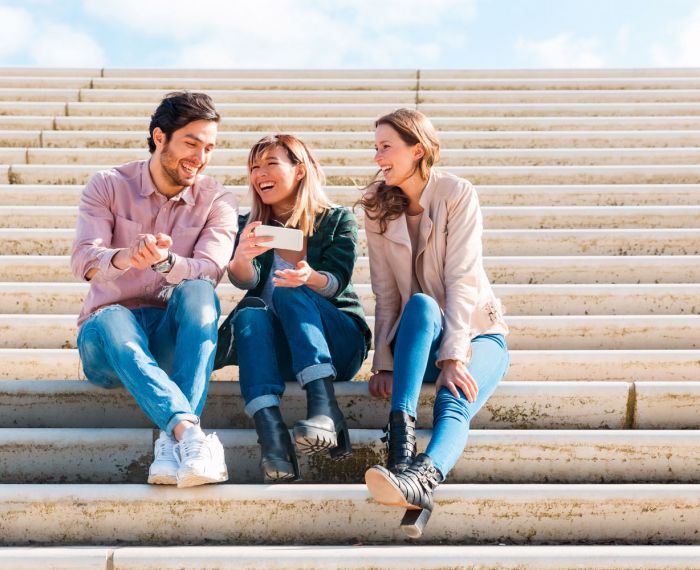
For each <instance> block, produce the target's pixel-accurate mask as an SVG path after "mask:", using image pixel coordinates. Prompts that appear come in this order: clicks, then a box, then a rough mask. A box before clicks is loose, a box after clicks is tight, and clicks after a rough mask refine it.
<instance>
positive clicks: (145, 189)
mask: <svg viewBox="0 0 700 570" xmlns="http://www.w3.org/2000/svg"><path fill="white" fill-rule="evenodd" d="M219 119H220V117H219V114H218V113H217V112H216V110H215V109H214V104H213V102H212V100H211V98H210V97H209V96H208V95H205V94H204V93H190V92H176V93H170V94H169V95H167V96H166V97H165V98H164V99H163V100H162V101H161V103H160V105H159V106H158V108H157V109H156V111H155V113H154V114H153V115H152V117H151V123H150V126H149V133H150V136H149V138H148V146H149V150H150V152H151V158H150V160H143V161H136V162H130V163H128V164H125V165H123V166H119V167H116V168H112V169H109V170H103V171H100V172H98V173H97V174H95V175H94V176H93V177H92V179H91V180H90V182H88V184H87V186H86V187H85V190H84V191H83V194H82V196H81V199H80V209H79V218H78V225H77V230H76V238H75V242H74V244H73V250H72V254H71V267H72V270H73V274H74V275H75V276H76V277H78V278H79V279H83V280H86V281H89V283H90V289H89V292H88V294H87V297H86V299H85V303H84V305H83V309H82V311H81V312H80V316H79V317H78V325H79V327H80V328H79V332H78V350H79V352H80V358H81V360H82V363H83V369H84V371H85V375H86V376H87V379H88V380H89V381H90V382H92V383H93V384H96V385H98V386H101V387H103V388H116V387H118V386H124V387H125V388H126V389H127V390H128V391H129V392H130V393H131V394H132V395H133V397H134V399H135V400H136V402H137V403H138V404H139V406H140V407H141V409H142V410H143V411H144V412H145V413H146V415H147V416H148V417H149V418H150V419H151V420H152V421H153V422H154V423H155V424H156V425H158V426H159V427H160V429H161V433H160V437H159V438H158V440H157V441H156V444H155V450H154V454H155V460H154V462H153V464H152V465H151V468H150V470H149V476H148V482H149V483H154V484H170V485H175V484H176V485H177V486H178V487H190V486H193V485H201V484H205V483H216V482H219V481H225V480H226V479H227V478H228V473H227V470H226V463H225V461H224V452H223V447H222V446H221V443H220V442H219V439H218V438H217V436H216V434H210V435H208V436H207V435H205V434H204V432H202V430H201V428H200V426H199V416H200V414H201V412H202V408H203V407H204V402H205V400H206V396H207V389H208V386H209V377H210V375H211V372H212V367H213V364H214V353H215V348H216V340H217V324H218V318H219V301H218V299H217V297H216V294H215V292H214V287H215V286H216V285H217V284H218V282H219V281H220V279H221V277H222V275H223V273H224V271H225V268H226V265H227V263H228V261H229V260H230V258H231V254H232V251H233V240H234V238H235V235H236V231H237V226H238V207H237V203H236V200H235V198H234V197H233V195H232V194H230V193H229V192H227V191H225V190H224V188H223V186H221V184H219V183H218V182H216V181H215V180H214V179H212V178H210V177H208V176H203V175H202V172H203V171H204V169H205V167H206V166H207V164H208V163H209V159H210V156H211V153H212V151H213V150H214V146H215V144H216V135H217V128H218V123H219Z"/></svg>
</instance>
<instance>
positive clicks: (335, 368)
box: [232, 286, 365, 416]
mask: <svg viewBox="0 0 700 570" xmlns="http://www.w3.org/2000/svg"><path fill="white" fill-rule="evenodd" d="M272 305H273V307H274V312H273V311H271V310H270V309H269V308H267V307H244V308H241V309H239V310H237V311H236V312H235V314H234V316H233V319H232V323H233V334H234V338H235V344H236V349H237V353H238V367H239V382H240V386H241V393H242V394H243V399H244V400H245V402H246V407H245V411H246V413H247V414H248V415H250V416H252V415H254V414H255V412H257V411H258V410H261V409H263V408H268V407H271V406H279V404H280V396H282V394H283V393H284V388H285V382H288V381H293V380H295V379H296V380H297V381H298V382H299V383H300V384H301V385H302V386H304V385H306V384H308V383H309V382H312V381H313V380H318V379H319V378H327V377H333V378H334V379H335V380H351V379H352V378H353V376H355V374H356V373H357V371H358V370H359V369H360V366H361V365H362V361H363V360H364V358H365V339H364V335H363V333H362V330H361V329H360V326H359V325H358V323H357V322H356V321H355V320H354V319H353V318H352V317H350V316H349V315H346V314H345V313H343V312H342V311H341V310H340V309H338V308H337V307H335V306H334V305H333V304H332V303H331V302H330V301H328V300H327V299H324V298H323V297H321V296H320V295H319V294H317V293H315V292H313V291H312V290H311V289H309V288H308V287H305V286H302V287H294V288H291V287H275V289H274V291H273V293H272Z"/></svg>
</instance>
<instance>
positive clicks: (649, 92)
mask: <svg viewBox="0 0 700 570" xmlns="http://www.w3.org/2000/svg"><path fill="white" fill-rule="evenodd" d="M421 87H424V88H422V89H421V90H420V91H418V102H419V103H442V104H446V103H450V104H452V103H506V104H508V103H584V104H586V103H648V102H651V103H687V102H690V101H698V100H700V90H698V89H692V88H691V89H653V88H651V89H633V88H631V89H595V88H593V89H585V88H584V89H576V88H574V89H567V88H564V89H546V88H545V89H503V90H501V89H498V90H497V89H459V88H456V87H458V86H456V85H454V87H455V88H453V86H451V85H450V84H448V83H443V84H439V83H432V82H429V83H428V84H426V85H425V86H423V85H421ZM87 92H89V91H88V90H86V89H81V90H80V94H81V100H86V99H85V98H84V94H85V93H87ZM93 92H94V90H93ZM115 95H116V93H115Z"/></svg>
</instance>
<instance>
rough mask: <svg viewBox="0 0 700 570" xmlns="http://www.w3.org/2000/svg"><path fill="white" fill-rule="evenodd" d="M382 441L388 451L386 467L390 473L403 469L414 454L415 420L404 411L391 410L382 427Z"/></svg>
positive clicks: (409, 462)
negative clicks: (385, 423) (384, 425)
mask: <svg viewBox="0 0 700 570" xmlns="http://www.w3.org/2000/svg"><path fill="white" fill-rule="evenodd" d="M382 441H383V442H384V443H386V449H387V451H388V452H389V461H388V464H387V468H388V469H389V471H391V472H392V473H400V472H401V471H404V470H405V469H406V468H407V467H408V466H409V465H410V464H411V462H412V461H413V458H414V457H415V456H416V420H415V418H413V417H411V416H409V415H408V414H407V413H405V412H401V411H398V410H397V411H393V412H391V413H390V414H389V423H388V424H387V425H386V427H385V428H384V436H383V437H382Z"/></svg>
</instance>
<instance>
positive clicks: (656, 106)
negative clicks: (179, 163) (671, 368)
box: [0, 95, 700, 129]
mask: <svg viewBox="0 0 700 570" xmlns="http://www.w3.org/2000/svg"><path fill="white" fill-rule="evenodd" d="M154 103H155V101H147V102H127V103H121V102H82V101H67V102H66V103H60V104H61V105H65V113H63V112H60V113H55V114H60V115H72V116H107V117H109V116H112V117H113V116H132V117H139V116H141V117H142V116H147V115H148V114H149V113H152V112H153V108H154ZM20 105H26V103H24V102H22V103H14V102H2V103H0V114H13V115H18V114H37V113H20V112H19V111H20V110H21V107H20ZM36 105H56V103H48V102H47V103H38V102H37V103H36ZM401 106H404V107H406V106H408V107H414V106H415V107H417V108H418V109H419V110H420V111H423V112H424V113H425V114H426V115H428V116H429V117H465V116H466V117H470V116H471V117H601V116H607V117H618V116H620V117H642V116H652V117H661V116H668V117H679V116H696V115H700V110H698V106H697V104H696V103H654V102H643V103H418V104H417V105H411V104H407V103H403V102H402V97H400V96H399V95H397V96H396V98H395V99H393V100H388V101H382V102H381V103H219V104H217V106H216V107H217V110H218V111H219V113H221V114H222V115H228V116H243V117H261V116H262V117H288V116H296V117H338V116H341V117H378V116H380V115H383V114H385V113H389V112H391V111H392V110H393V109H395V108H396V107H401ZM46 108H47V109H48V108H50V107H46ZM365 129H367V126H365Z"/></svg>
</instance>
